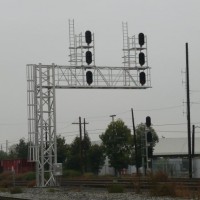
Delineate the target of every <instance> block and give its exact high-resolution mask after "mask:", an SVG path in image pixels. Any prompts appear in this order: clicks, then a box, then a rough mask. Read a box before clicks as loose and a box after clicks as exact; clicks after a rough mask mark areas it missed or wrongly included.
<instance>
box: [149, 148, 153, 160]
mask: <svg viewBox="0 0 200 200" xmlns="http://www.w3.org/2000/svg"><path fill="white" fill-rule="evenodd" d="M152 157H153V147H151V146H150V147H148V158H152Z"/></svg>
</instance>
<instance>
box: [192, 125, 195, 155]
mask: <svg viewBox="0 0 200 200" xmlns="http://www.w3.org/2000/svg"><path fill="white" fill-rule="evenodd" d="M194 146H195V125H192V157H193V158H194Z"/></svg>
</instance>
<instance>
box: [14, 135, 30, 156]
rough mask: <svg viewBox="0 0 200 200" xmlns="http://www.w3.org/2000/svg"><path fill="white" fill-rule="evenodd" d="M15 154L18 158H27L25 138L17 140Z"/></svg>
mask: <svg viewBox="0 0 200 200" xmlns="http://www.w3.org/2000/svg"><path fill="white" fill-rule="evenodd" d="M15 150H16V155H17V158H19V159H27V158H28V143H26V142H25V139H24V138H22V139H20V140H19V144H17V146H16V149H15Z"/></svg>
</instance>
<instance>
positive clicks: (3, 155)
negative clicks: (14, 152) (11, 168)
mask: <svg viewBox="0 0 200 200" xmlns="http://www.w3.org/2000/svg"><path fill="white" fill-rule="evenodd" d="M4 159H8V155H7V153H6V152H4V151H2V150H0V160H4Z"/></svg>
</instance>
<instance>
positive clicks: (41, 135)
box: [27, 20, 151, 187]
mask: <svg viewBox="0 0 200 200" xmlns="http://www.w3.org/2000/svg"><path fill="white" fill-rule="evenodd" d="M123 41H124V45H123V52H124V56H123V58H124V62H123V63H124V66H122V67H117V66H114V67H108V66H107V65H105V66H96V64H95V46H94V34H92V33H91V32H90V31H88V30H87V31H86V32H85V34H84V35H83V34H82V33H81V34H79V35H76V34H75V28H74V20H69V45H70V46H69V52H70V53H69V62H70V65H65V66H61V65H55V64H52V65H42V64H41V63H40V64H38V65H37V64H28V65H27V104H28V134H29V142H30V146H29V160H30V161H35V162H36V179H37V186H38V187H48V186H54V185H56V184H57V181H56V177H57V176H59V175H61V174H62V170H61V169H62V165H61V164H60V163H57V144H56V104H55V100H56V95H55V90H56V89H147V88H151V81H150V67H149V66H148V59H147V40H146V36H144V34H143V33H140V34H139V35H138V36H133V37H129V36H128V25H127V23H126V24H125V25H123ZM145 52H146V54H145ZM145 72H146V73H145Z"/></svg>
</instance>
